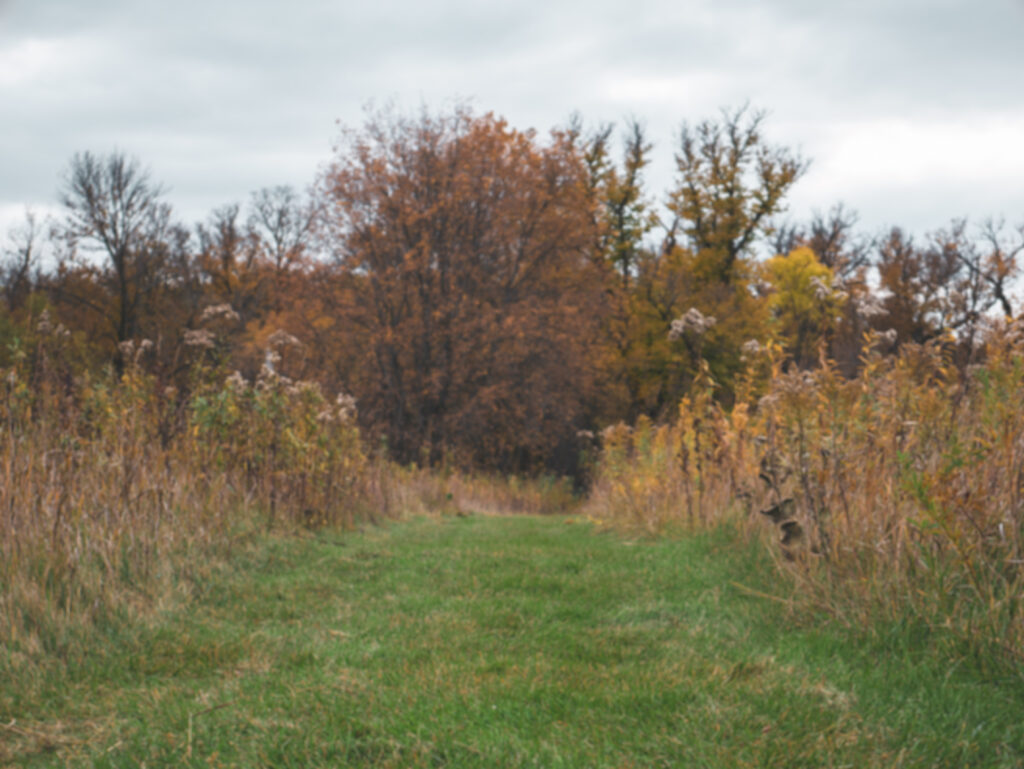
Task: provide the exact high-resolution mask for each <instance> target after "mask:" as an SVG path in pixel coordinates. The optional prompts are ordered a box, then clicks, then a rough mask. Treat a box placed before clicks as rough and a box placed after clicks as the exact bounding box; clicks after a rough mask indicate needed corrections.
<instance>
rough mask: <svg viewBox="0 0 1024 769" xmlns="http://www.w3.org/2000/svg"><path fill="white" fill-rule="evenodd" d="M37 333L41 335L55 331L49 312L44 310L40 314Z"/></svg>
mask: <svg viewBox="0 0 1024 769" xmlns="http://www.w3.org/2000/svg"><path fill="white" fill-rule="evenodd" d="M36 331H38V332H39V333H40V334H49V333H50V332H51V331H53V321H51V320H50V311H49V310H43V311H42V312H41V313H40V314H39V322H38V323H37V324H36Z"/></svg>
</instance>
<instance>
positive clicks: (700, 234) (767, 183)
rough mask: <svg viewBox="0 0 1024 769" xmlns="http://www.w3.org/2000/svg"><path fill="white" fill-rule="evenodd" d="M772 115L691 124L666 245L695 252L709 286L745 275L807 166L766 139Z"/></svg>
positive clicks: (745, 113) (743, 113) (685, 131)
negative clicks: (747, 260)
mask: <svg viewBox="0 0 1024 769" xmlns="http://www.w3.org/2000/svg"><path fill="white" fill-rule="evenodd" d="M765 117H766V114H765V113H764V112H751V111H750V110H749V108H747V107H741V108H740V109H738V110H735V111H732V112H730V111H723V112H722V115H721V118H720V119H718V120H704V121H701V122H700V123H697V124H696V125H690V124H689V123H684V124H683V127H682V131H681V132H680V142H679V151H678V153H677V154H676V168H677V171H678V174H679V177H678V182H677V185H676V188H675V189H674V190H673V191H672V192H671V193H670V196H669V202H668V209H669V211H670V213H671V214H672V215H673V217H674V218H673V220H672V223H671V224H670V226H669V228H668V234H667V237H666V241H665V245H666V248H671V247H674V246H676V245H677V244H678V245H682V246H684V247H686V248H688V249H689V250H690V251H692V252H693V254H694V255H695V257H696V261H695V264H694V269H695V275H694V277H695V278H697V279H700V280H701V281H702V282H706V283H709V284H710V283H715V282H717V283H720V284H731V283H733V282H734V281H735V279H736V278H737V277H742V276H738V275H737V271H739V272H742V261H743V259H744V257H747V256H749V255H750V253H751V249H752V248H753V247H754V245H755V244H756V242H757V239H758V238H759V237H760V236H762V235H764V234H768V233H770V232H771V224H772V221H773V217H775V216H776V214H778V213H779V212H781V211H782V210H783V208H784V204H785V197H786V194H787V193H788V192H789V190H790V188H791V187H792V186H793V184H794V183H795V182H796V181H797V180H798V179H799V178H800V176H802V175H803V173H804V171H805V170H806V168H807V165H806V163H805V162H804V161H803V160H801V159H800V158H799V156H797V155H795V154H794V153H792V152H791V151H790V150H789V149H787V148H786V147H783V146H778V145H773V144H769V143H768V142H767V141H766V140H765V138H764V135H763V133H762V125H763V123H764V120H765Z"/></svg>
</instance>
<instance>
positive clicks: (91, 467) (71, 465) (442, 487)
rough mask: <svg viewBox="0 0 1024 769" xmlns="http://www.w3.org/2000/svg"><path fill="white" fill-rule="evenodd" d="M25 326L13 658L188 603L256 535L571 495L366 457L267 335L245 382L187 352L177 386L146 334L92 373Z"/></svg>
mask: <svg viewBox="0 0 1024 769" xmlns="http://www.w3.org/2000/svg"><path fill="white" fill-rule="evenodd" d="M33 331H34V333H32V334H31V335H30V336H28V337H27V338H25V339H24V340H23V341H22V342H20V343H19V344H18V345H17V346H16V347H15V348H13V349H12V350H11V351H10V355H9V361H10V365H9V366H8V367H6V368H0V646H8V647H9V648H11V649H18V650H20V651H19V652H18V653H19V654H26V653H27V654H28V655H29V656H33V655H36V654H43V655H47V654H58V655H60V654H63V653H65V651H66V650H67V649H69V648H72V647H74V643H73V639H74V637H76V634H78V633H80V632H83V631H88V630H89V629H90V628H93V627H95V626H97V625H98V624H102V623H103V622H104V621H105V620H107V619H109V618H111V617H113V616H115V615H119V616H125V615H126V613H127V616H128V617H129V619H130V618H131V617H138V616H141V615H143V614H145V613H146V612H150V611H152V610H153V609H154V608H158V607H160V606H161V605H169V604H170V603H173V602H175V601H177V600H180V599H182V598H186V597H187V595H188V594H189V593H190V591H192V589H193V586H194V585H195V583H196V581H197V579H199V578H201V577H203V576H204V574H206V573H207V572H209V570H210V568H211V567H212V566H213V565H215V564H216V563H218V562H219V560H222V559H223V558H225V557H227V556H229V555H230V553H231V552H232V550H233V549H235V548H236V547H237V546H239V545H244V544H245V543H246V542H247V541H249V540H250V539H252V537H253V536H255V535H257V534H259V533H261V532H263V531H265V530H267V529H275V530H281V531H285V532H287V531H294V530H296V529H305V528H321V527H336V528H342V529H347V528H352V527H354V526H357V525H360V524H362V523H364V522H373V521H379V520H382V519H385V518H390V517H395V516H397V515H400V514H406V513H411V514H429V515H445V514H451V515H457V514H465V513H469V512H481V511H484V512H493V513H515V512H520V513H547V512H555V511H562V510H565V509H567V507H568V506H569V505H571V504H573V503H574V498H573V494H572V488H571V484H569V483H568V482H566V481H563V480H561V479H543V478H542V479H519V478H515V477H509V478H493V477H489V476H484V475H473V474H467V473H463V472H457V471H454V470H451V471H447V470H440V471H438V470H431V469H424V468H415V467H398V466H396V465H394V464H393V463H390V462H388V461H387V459H386V458H383V457H374V456H371V455H370V452H368V451H367V449H366V442H365V441H364V440H363V439H362V437H361V436H360V432H359V429H358V428H357V426H356V421H355V417H356V404H355V401H354V400H353V399H352V398H351V397H349V396H348V395H346V394H344V393H340V394H336V395H333V396H331V395H328V394H325V393H324V392H323V391H322V389H321V388H320V387H319V386H318V385H317V384H315V383H313V382H309V381H293V380H292V379H289V378H288V377H286V376H284V375H283V374H281V373H279V372H278V371H277V370H275V368H276V367H275V362H276V363H278V364H279V363H280V356H279V354H278V352H277V350H276V349H275V345H274V344H273V343H271V347H270V349H268V351H267V362H266V364H265V365H264V366H263V368H262V370H261V372H260V374H259V375H258V376H257V377H256V378H255V380H254V381H246V380H245V379H244V378H243V377H242V376H241V374H239V373H238V372H231V373H229V372H228V371H227V370H226V369H225V368H224V367H223V366H222V365H220V364H219V363H218V362H217V358H216V356H215V354H214V353H213V352H212V351H211V350H210V349H209V348H208V347H207V346H205V345H204V344H199V345H196V346H195V347H194V349H193V350H192V351H191V352H190V353H189V354H190V355H192V356H193V358H194V359H193V360H192V361H190V362H186V363H187V365H188V367H189V372H188V385H187V388H183V389H184V390H185V391H179V390H178V389H176V388H173V387H168V386H166V385H165V384H163V383H161V381H160V380H159V378H158V377H157V376H155V375H154V374H153V373H150V372H148V370H147V366H146V363H147V355H148V354H149V352H150V343H148V342H142V343H140V344H133V343H126V344H125V345H123V346H122V350H121V354H122V358H123V360H124V362H125V363H124V370H123V371H121V372H120V373H118V372H115V371H114V370H108V371H107V372H106V373H104V374H102V375H95V374H92V375H90V374H88V373H84V372H86V371H87V370H88V367H87V366H84V365H82V362H81V361H79V360H77V357H76V356H77V352H76V350H77V349H79V348H77V347H76V346H75V344H74V341H73V340H72V338H71V335H70V334H69V333H68V332H67V331H66V330H64V329H63V328H61V327H54V326H53V325H52V324H51V323H50V321H49V319H48V317H46V316H45V315H44V316H43V317H42V319H41V321H40V322H39V324H38V327H37V328H35V329H34V330H33ZM280 338H281V340H283V341H282V344H286V343H287V338H286V336H282V337H280ZM273 339H274V337H272V340H273ZM199 341H200V342H203V341H204V340H199ZM278 367H279V366H278Z"/></svg>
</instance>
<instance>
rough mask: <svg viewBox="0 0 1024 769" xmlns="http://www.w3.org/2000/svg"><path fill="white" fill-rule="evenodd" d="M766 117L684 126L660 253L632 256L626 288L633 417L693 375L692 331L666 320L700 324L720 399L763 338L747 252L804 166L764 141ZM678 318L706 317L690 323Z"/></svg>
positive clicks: (740, 113)
mask: <svg viewBox="0 0 1024 769" xmlns="http://www.w3.org/2000/svg"><path fill="white" fill-rule="evenodd" d="M764 120H765V115H764V113H762V112H751V111H750V110H749V109H747V108H745V107H744V108H741V109H738V110H734V111H723V112H722V114H721V116H720V117H719V118H718V119H710V120H704V121H701V122H700V123H697V124H696V125H691V124H689V123H685V124H684V125H683V127H682V131H681V134H680V144H679V151H678V153H677V155H676V167H677V171H678V177H677V182H676V186H675V188H674V189H673V190H671V191H670V193H669V196H668V201H667V211H668V214H669V216H670V219H669V220H668V223H667V224H666V226H665V230H664V236H663V238H662V242H661V245H660V247H658V248H657V249H648V251H647V252H646V253H645V254H643V256H642V257H641V258H640V259H639V262H638V265H639V267H638V270H637V277H636V282H635V285H634V287H633V291H632V306H633V315H634V317H635V318H637V319H643V322H642V323H638V324H634V333H635V334H636V336H635V337H634V341H633V345H632V355H631V356H630V357H631V361H630V363H629V364H628V366H629V369H630V373H629V374H628V377H629V378H630V380H632V381H633V382H634V385H633V387H632V388H631V389H632V394H633V396H634V397H637V396H639V400H635V401H634V403H633V405H632V407H631V411H632V413H633V415H634V416H635V415H637V414H638V413H646V414H648V415H650V416H665V415H667V414H668V413H671V411H672V410H673V409H674V408H675V405H676V404H677V403H678V401H679V398H680V397H682V395H684V394H685V393H686V391H687V389H688V387H689V386H690V384H691V383H692V382H693V379H694V377H695V375H696V373H697V370H698V367H699V361H697V360H694V356H693V354H692V352H693V349H695V348H694V347H693V345H692V344H690V343H692V341H693V340H692V339H691V337H692V333H691V332H687V333H676V334H673V333H672V331H671V329H672V324H673V322H674V321H679V323H678V324H677V327H679V328H682V327H683V326H686V327H687V328H690V326H693V328H697V326H699V327H700V353H701V358H703V359H705V360H707V362H708V363H709V365H710V367H711V371H712V374H713V377H714V379H715V381H716V382H717V383H718V385H719V395H720V397H722V398H724V399H726V400H728V399H729V398H730V397H731V383H732V381H733V380H734V379H735V377H736V376H737V374H738V372H739V371H740V369H741V366H742V362H741V348H742V345H743V344H744V343H745V342H746V341H748V340H749V339H752V338H759V337H764V336H765V335H766V333H767V321H768V315H767V307H766V304H765V302H764V301H763V300H762V299H761V298H760V297H759V296H758V295H757V293H756V292H755V291H754V284H755V283H756V281H757V279H758V277H759V268H758V265H757V262H756V259H755V247H756V246H757V245H758V244H759V243H760V242H761V241H762V240H763V239H764V238H766V237H768V236H769V235H770V234H771V232H772V224H773V221H774V218H775V217H776V216H777V215H778V214H779V213H780V212H782V211H783V210H784V205H785V196H786V194H787V193H788V191H789V190H790V188H791V187H792V185H793V184H794V183H795V182H796V180H797V179H798V178H799V177H800V175H801V174H802V173H803V171H804V169H805V167H806V165H805V163H804V162H803V161H802V160H801V159H800V158H799V157H798V156H796V155H794V154H793V153H792V152H790V151H789V150H788V149H786V148H784V147H781V146H776V145H773V144H770V143H768V142H767V141H766V140H765V138H764V136H763V132H762V124H763V122H764ZM691 310H693V311H695V312H694V313H690V311H691ZM688 314H689V315H688ZM686 317H690V318H693V319H695V318H697V317H700V318H703V319H705V320H704V321H703V322H702V323H700V324H697V325H696V326H694V325H693V324H690V325H689V326H688V325H687V324H686V323H685V322H684V319H685V318H686ZM710 319H714V320H713V321H711V320H710Z"/></svg>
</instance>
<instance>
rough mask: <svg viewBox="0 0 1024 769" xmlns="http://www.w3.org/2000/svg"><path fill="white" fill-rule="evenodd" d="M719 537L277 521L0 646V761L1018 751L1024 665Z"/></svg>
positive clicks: (986, 761) (637, 760)
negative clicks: (97, 631)
mask: <svg viewBox="0 0 1024 769" xmlns="http://www.w3.org/2000/svg"><path fill="white" fill-rule="evenodd" d="M734 583H742V584H745V585H748V586H750V587H751V588H754V589H757V590H762V591H771V590H772V589H773V588H772V586H771V572H770V568H769V565H768V564H767V562H766V559H765V557H764V555H763V554H762V553H760V552H759V551H758V549H757V548H751V547H748V546H745V545H742V544H738V543H736V542H734V541H731V540H730V539H729V538H728V536H727V535H725V534H717V535H702V536H697V537H692V538H688V539H683V540H675V541H672V540H661V541H656V542H649V541H630V540H627V539H625V538H622V537H620V536H618V535H613V534H598V533H595V532H594V531H593V529H591V528H590V527H589V526H588V525H586V524H580V523H572V522H571V521H569V520H567V519H564V518H534V517H509V518H497V517H484V516H472V517H468V518H450V519H444V520H443V521H441V522H437V521H431V520H425V519H421V520H414V521H410V522H406V523H401V524H395V525H392V526H389V527H386V528H380V529H370V530H368V531H366V532H364V533H360V534H348V535H341V534H336V533H324V534H320V535H317V536H309V537H305V538H298V539H291V540H280V539H278V540H269V541H266V542H263V543H261V544H260V545H259V546H256V547H253V548H252V549H251V550H250V551H249V552H248V553H247V554H246V555H244V556H239V557H238V558H237V559H236V560H235V561H233V562H232V564H231V567H230V569H225V570H222V572H221V573H220V574H219V575H218V576H217V577H216V578H214V579H212V580H210V581H209V582H208V583H207V584H206V585H205V587H204V590H203V592H202V594H201V595H200V596H199V597H198V598H197V599H196V600H195V601H193V602H192V603H191V604H190V605H189V606H188V607H187V609H181V610H176V611H173V612H168V613H166V614H165V615H163V616H161V617H160V618H158V620H156V621H154V622H153V623H152V624H150V625H147V626H145V627H138V626H135V627H125V626H123V625H112V626H110V627H109V628H108V629H107V630H106V631H105V634H104V635H103V637H102V638H101V639H99V640H97V641H95V642H94V643H93V644H92V645H91V646H90V647H89V650H88V652H87V653H85V652H83V653H79V654H72V653H70V652H68V653H67V655H66V659H65V660H64V661H63V662H61V663H60V664H58V663H56V662H54V663H52V664H51V665H50V666H49V667H44V668H37V667H28V666H25V665H24V664H23V663H22V664H20V665H19V663H18V662H17V659H16V658H15V657H16V655H12V654H10V653H7V655H6V656H3V652H2V651H0V719H2V723H0V766H6V765H12V766H64V765H72V766H79V765H83V766H103V767H105V766H111V767H113V766H117V767H129V766H130V767H136V766H147V767H157V766H169V765H175V766H182V765H184V766H203V767H205V766H238V767H258V766H266V767H289V766H294V767H309V766H323V767H344V766H353V767H362V766H366V767H369V766H374V767H414V766H422V767H659V766H679V767H825V766H837V767H838V766H851V767H870V766H879V767H883V766H884V767H890V766H950V767H953V766H957V767H967V766H977V767H1011V766H1024V685H1022V684H1021V681H1020V679H1019V678H1018V679H1009V680H991V679H989V680H985V679H984V678H983V677H982V676H981V674H979V673H977V672H972V670H971V669H968V667H967V666H966V665H961V666H954V667H952V668H951V667H950V666H949V665H948V663H947V662H945V661H943V658H942V657H941V656H940V655H938V654H937V653H935V652H934V651H932V650H930V649H929V647H928V646H927V644H926V642H924V641H922V642H920V644H919V645H916V646H915V645H914V643H915V642H912V641H909V640H907V638H906V637H904V636H903V635H901V634H900V632H899V629H894V633H893V637H892V639H890V640H889V641H886V642H879V641H874V642H867V641H864V640H857V639H856V638H853V637H852V636H851V635H850V634H849V633H847V632H843V631H841V630H838V629H835V628H827V627H824V626H821V627H819V626H817V625H816V624H815V623H812V622H806V621H805V623H804V624H803V625H802V626H797V625H796V624H795V620H794V619H793V618H792V617H790V616H789V614H788V613H787V610H786V608H785V607H784V606H782V605H780V604H779V603H775V602H771V601H765V600H762V599H758V598H754V597H751V595H750V594H749V593H748V592H744V591H742V590H740V589H738V588H737V587H736V586H735V584H734Z"/></svg>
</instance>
